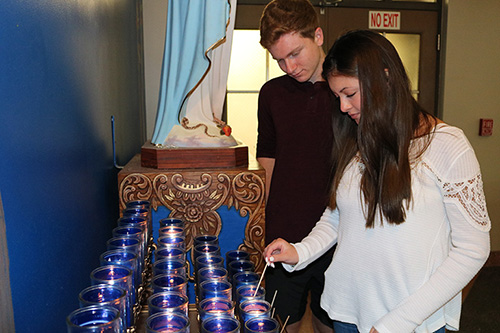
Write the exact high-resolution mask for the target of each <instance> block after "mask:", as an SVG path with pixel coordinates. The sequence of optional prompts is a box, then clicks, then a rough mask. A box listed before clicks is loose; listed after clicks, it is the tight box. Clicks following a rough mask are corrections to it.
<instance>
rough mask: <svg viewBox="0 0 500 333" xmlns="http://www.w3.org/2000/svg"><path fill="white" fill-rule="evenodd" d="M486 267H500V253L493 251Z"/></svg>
mask: <svg viewBox="0 0 500 333" xmlns="http://www.w3.org/2000/svg"><path fill="white" fill-rule="evenodd" d="M484 266H485V267H492V266H500V251H491V252H490V256H489V258H488V260H486V263H485V264H484Z"/></svg>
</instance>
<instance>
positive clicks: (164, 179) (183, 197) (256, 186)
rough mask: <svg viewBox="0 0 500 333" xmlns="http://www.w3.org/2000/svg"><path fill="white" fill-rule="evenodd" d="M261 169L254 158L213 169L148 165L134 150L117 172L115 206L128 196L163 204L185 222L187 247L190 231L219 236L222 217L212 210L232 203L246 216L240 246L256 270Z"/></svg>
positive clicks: (259, 263) (261, 209)
mask: <svg viewBox="0 0 500 333" xmlns="http://www.w3.org/2000/svg"><path fill="white" fill-rule="evenodd" d="M264 181H265V171H264V169H263V168H262V167H261V166H260V165H259V164H258V163H257V162H256V161H250V165H249V166H246V167H234V168H218V169H153V168H145V167H142V166H141V157H140V155H136V156H135V157H134V158H133V159H132V160H131V161H130V162H129V163H128V164H127V165H126V166H125V167H124V168H123V169H122V170H121V171H120V172H119V173H118V189H119V199H120V211H122V210H123V209H124V208H125V204H126V202H128V201H130V200H149V201H150V202H151V206H152V208H153V209H154V210H155V211H156V210H157V209H158V207H159V206H165V207H166V208H168V209H169V210H170V211H171V213H170V215H169V217H174V218H180V219H183V220H184V221H185V222H186V247H187V249H188V250H189V249H190V248H191V246H192V239H193V236H196V235H198V234H215V235H219V233H220V231H221V225H222V223H224V221H222V219H221V217H220V215H219V213H218V212H217V209H218V208H220V207H221V206H227V207H228V208H231V207H234V208H235V209H236V210H237V211H238V212H239V215H240V216H241V217H248V221H247V223H246V226H245V238H244V240H243V243H242V244H241V245H240V246H239V249H241V250H245V251H248V252H249V253H250V255H251V260H252V261H253V262H254V263H255V267H256V271H257V272H259V273H260V272H262V270H263V268H264V261H263V259H262V251H263V250H264V247H265V239H264V209H265V189H264Z"/></svg>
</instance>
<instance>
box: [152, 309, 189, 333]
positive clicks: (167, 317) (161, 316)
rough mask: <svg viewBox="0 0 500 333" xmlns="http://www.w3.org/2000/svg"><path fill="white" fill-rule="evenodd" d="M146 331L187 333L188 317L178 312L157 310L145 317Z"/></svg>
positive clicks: (153, 332) (154, 332)
mask: <svg viewBox="0 0 500 333" xmlns="http://www.w3.org/2000/svg"><path fill="white" fill-rule="evenodd" d="M146 327H147V332H148V333H160V332H161V333H189V319H188V318H187V317H186V316H184V315H181V314H179V313H170V312H158V313H155V314H153V315H151V316H149V317H148V318H147V319H146Z"/></svg>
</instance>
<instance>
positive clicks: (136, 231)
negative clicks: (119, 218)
mask: <svg viewBox="0 0 500 333" xmlns="http://www.w3.org/2000/svg"><path fill="white" fill-rule="evenodd" d="M113 237H137V238H139V239H140V240H141V244H142V245H141V251H142V253H144V254H146V253H147V251H148V239H147V237H146V231H145V230H144V228H142V227H141V226H118V227H116V228H114V229H113Z"/></svg>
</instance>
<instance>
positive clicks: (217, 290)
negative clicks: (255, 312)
mask: <svg viewBox="0 0 500 333" xmlns="http://www.w3.org/2000/svg"><path fill="white" fill-rule="evenodd" d="M214 297H220V298H226V299H228V300H232V299H233V297H232V294H231V283H229V282H227V281H212V280H207V281H203V282H202V283H200V300H204V299H205V298H214Z"/></svg>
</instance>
